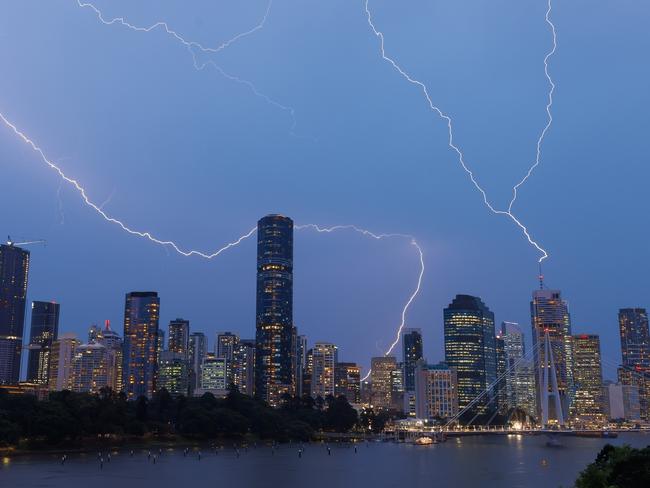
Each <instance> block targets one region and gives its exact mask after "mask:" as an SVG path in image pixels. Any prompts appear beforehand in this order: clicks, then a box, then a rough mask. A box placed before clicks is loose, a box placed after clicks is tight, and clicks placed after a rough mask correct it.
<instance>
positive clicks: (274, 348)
mask: <svg viewBox="0 0 650 488" xmlns="http://www.w3.org/2000/svg"><path fill="white" fill-rule="evenodd" d="M256 308H257V310H256V333H255V347H256V351H255V395H256V396H258V397H259V398H261V399H263V400H266V401H267V402H269V403H270V404H271V405H278V404H279V403H280V398H281V395H282V394H283V393H290V394H293V393H294V392H295V389H294V387H295V381H294V378H293V377H292V372H293V371H292V370H293V368H294V365H295V360H294V358H293V357H292V354H293V353H294V351H293V348H292V345H293V342H294V341H293V340H292V338H293V336H294V327H293V221H292V220H291V219H290V218H288V217H283V216H281V215H267V216H266V217H264V218H262V219H261V220H260V221H259V222H258V223H257V301H256Z"/></svg>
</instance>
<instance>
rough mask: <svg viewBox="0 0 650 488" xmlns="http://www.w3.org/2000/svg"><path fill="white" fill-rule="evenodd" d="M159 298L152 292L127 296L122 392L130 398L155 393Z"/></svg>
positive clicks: (133, 293) (150, 395)
mask: <svg viewBox="0 0 650 488" xmlns="http://www.w3.org/2000/svg"><path fill="white" fill-rule="evenodd" d="M159 316H160V298H158V293H156V292H152V291H134V292H131V293H127V295H126V303H125V306H124V357H123V363H122V371H123V377H124V380H123V384H124V391H125V393H126V395H127V398H129V399H136V398H138V397H140V396H145V397H148V398H151V397H152V396H153V394H154V392H155V391H156V368H157V360H158V356H157V354H158V350H157V348H158V342H159V337H160V336H159V335H158V319H159Z"/></svg>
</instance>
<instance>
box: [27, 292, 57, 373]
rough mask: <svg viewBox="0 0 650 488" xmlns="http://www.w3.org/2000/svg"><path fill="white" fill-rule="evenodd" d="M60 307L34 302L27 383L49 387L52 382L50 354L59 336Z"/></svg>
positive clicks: (54, 304)
mask: <svg viewBox="0 0 650 488" xmlns="http://www.w3.org/2000/svg"><path fill="white" fill-rule="evenodd" d="M59 311H60V306H59V304H58V303H55V302H32V326H31V329H30V335H29V354H28V356H27V381H29V382H30V383H37V384H39V385H47V384H48V383H49V381H50V353H51V352H52V343H53V342H54V341H55V340H56V339H57V337H58V335H59Z"/></svg>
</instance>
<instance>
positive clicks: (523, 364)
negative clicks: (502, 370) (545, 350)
mask: <svg viewBox="0 0 650 488" xmlns="http://www.w3.org/2000/svg"><path fill="white" fill-rule="evenodd" d="M500 335H501V338H502V339H503V344H504V351H505V359H506V370H507V373H506V402H507V405H508V409H513V408H517V409H520V410H523V411H524V412H525V413H526V414H527V415H528V416H530V417H535V416H537V408H536V403H535V377H534V373H533V370H532V361H531V360H530V359H527V358H526V357H525V356H526V347H525V342H524V334H523V332H522V330H521V328H520V327H519V324H517V323H515V322H502V323H501V334H500Z"/></svg>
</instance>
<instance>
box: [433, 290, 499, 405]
mask: <svg viewBox="0 0 650 488" xmlns="http://www.w3.org/2000/svg"><path fill="white" fill-rule="evenodd" d="M444 332H445V363H446V364H447V365H448V366H449V367H450V368H453V369H454V371H455V372H456V375H457V376H456V377H457V382H458V406H459V408H460V409H464V408H466V407H469V408H467V411H466V415H467V416H471V417H473V416H475V415H483V414H486V415H487V414H493V413H494V412H495V411H496V408H497V401H496V394H497V390H496V385H495V381H496V379H497V356H496V345H495V334H494V314H493V313H492V312H491V311H490V309H489V308H488V307H487V306H486V305H485V304H484V303H483V301H482V300H481V299H480V298H478V297H473V296H470V295H456V298H454V300H453V301H452V302H451V304H449V306H448V307H447V308H445V310H444ZM484 392H486V393H485V394H484ZM481 395H482V396H481ZM479 397H480V399H479V400H476V401H475V399H476V398H479ZM472 402H474V403H472ZM470 404H471V406H470ZM471 417H470V418H471Z"/></svg>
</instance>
